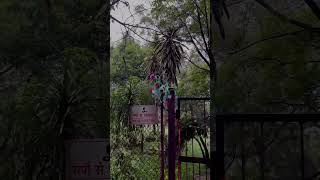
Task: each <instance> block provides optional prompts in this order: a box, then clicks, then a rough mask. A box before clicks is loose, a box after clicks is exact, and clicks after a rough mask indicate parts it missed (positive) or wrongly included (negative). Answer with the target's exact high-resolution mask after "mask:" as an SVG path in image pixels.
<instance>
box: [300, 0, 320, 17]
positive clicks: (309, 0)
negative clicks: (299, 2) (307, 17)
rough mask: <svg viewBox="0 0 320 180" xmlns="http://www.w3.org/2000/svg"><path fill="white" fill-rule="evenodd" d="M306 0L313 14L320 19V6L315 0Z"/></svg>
mask: <svg viewBox="0 0 320 180" xmlns="http://www.w3.org/2000/svg"><path fill="white" fill-rule="evenodd" d="M304 2H305V3H307V5H308V6H309V8H310V9H311V10H312V12H313V14H314V15H316V16H317V18H318V19H319V20H320V8H319V7H318V6H317V4H316V3H315V2H314V1H313V0H304Z"/></svg>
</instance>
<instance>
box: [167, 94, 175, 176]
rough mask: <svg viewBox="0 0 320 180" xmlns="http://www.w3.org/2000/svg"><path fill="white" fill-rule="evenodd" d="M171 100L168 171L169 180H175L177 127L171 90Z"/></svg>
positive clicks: (169, 104)
mask: <svg viewBox="0 0 320 180" xmlns="http://www.w3.org/2000/svg"><path fill="white" fill-rule="evenodd" d="M170 96H171V97H170V99H169V103H168V128H169V134H168V136H169V145H168V166H169V167H168V169H169V180H175V178H176V175H175V171H176V127H175V93H174V89H173V88H171V89H170Z"/></svg>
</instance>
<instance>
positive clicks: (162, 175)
mask: <svg viewBox="0 0 320 180" xmlns="http://www.w3.org/2000/svg"><path fill="white" fill-rule="evenodd" d="M160 103H161V105H160V106H161V112H160V113H161V114H160V116H161V122H160V123H161V129H160V131H161V132H160V141H161V147H160V151H161V152H160V153H161V157H160V158H161V167H160V168H161V169H160V180H164V158H165V157H164V144H163V139H164V126H163V95H162V94H161V102H160Z"/></svg>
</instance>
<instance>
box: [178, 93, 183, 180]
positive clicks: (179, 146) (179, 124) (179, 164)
mask: <svg viewBox="0 0 320 180" xmlns="http://www.w3.org/2000/svg"><path fill="white" fill-rule="evenodd" d="M177 101H178V110H177V123H178V129H179V145H178V156H179V157H180V155H181V141H182V139H181V128H182V127H181V122H180V100H179V98H177ZM178 159H179V158H178ZM178 179H179V180H181V161H180V160H178Z"/></svg>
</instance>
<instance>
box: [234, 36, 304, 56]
mask: <svg viewBox="0 0 320 180" xmlns="http://www.w3.org/2000/svg"><path fill="white" fill-rule="evenodd" d="M304 31H305V30H299V31H293V32H287V33H283V34H278V35H273V36H270V37H267V38H263V39H260V40H258V41H254V42H252V43H249V44H248V45H246V46H244V47H242V48H240V49H238V50H235V51H233V52H230V53H229V54H230V55H234V54H237V53H239V52H241V51H244V50H246V49H248V48H250V47H252V46H254V45H256V44H259V43H262V42H265V41H268V40H273V39H277V38H282V37H285V36H290V35H296V34H298V33H301V32H304Z"/></svg>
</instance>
